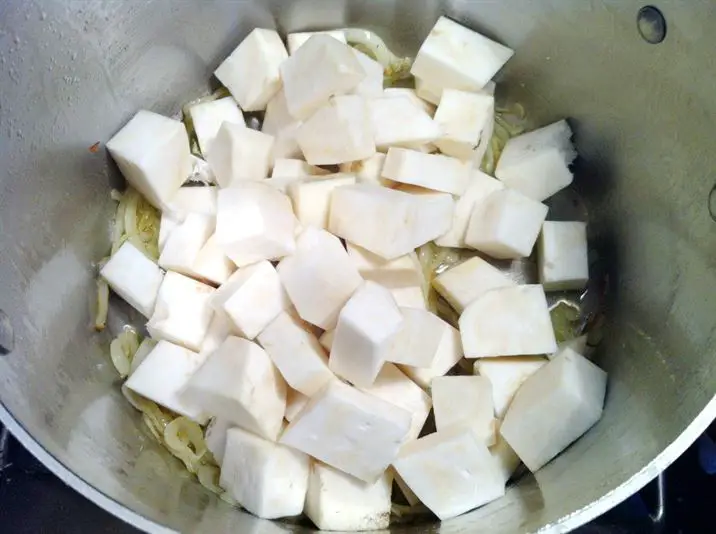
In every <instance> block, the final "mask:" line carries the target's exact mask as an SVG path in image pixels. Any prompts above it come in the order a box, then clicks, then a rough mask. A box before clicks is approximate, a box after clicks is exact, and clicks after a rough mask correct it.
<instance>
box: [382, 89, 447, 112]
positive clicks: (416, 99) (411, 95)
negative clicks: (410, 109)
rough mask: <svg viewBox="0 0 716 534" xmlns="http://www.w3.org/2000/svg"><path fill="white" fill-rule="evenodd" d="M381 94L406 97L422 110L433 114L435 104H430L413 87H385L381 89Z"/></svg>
mask: <svg viewBox="0 0 716 534" xmlns="http://www.w3.org/2000/svg"><path fill="white" fill-rule="evenodd" d="M383 96H384V97H386V98H407V99H408V100H411V101H412V102H413V103H414V104H417V105H419V106H420V107H421V108H422V109H423V111H425V113H427V114H428V115H430V116H431V117H433V116H434V115H435V109H436V106H435V104H431V103H430V102H429V101H427V100H424V99H422V98H420V96H418V93H417V91H416V90H415V89H409V88H407V87H387V88H386V89H385V90H384V91H383Z"/></svg>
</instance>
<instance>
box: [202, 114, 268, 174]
mask: <svg viewBox="0 0 716 534" xmlns="http://www.w3.org/2000/svg"><path fill="white" fill-rule="evenodd" d="M273 145H274V137H273V136H272V135H268V134H265V133H263V132H257V131H256V130H252V129H251V128H246V127H245V126H242V125H240V124H232V123H230V122H225V123H223V124H222V125H221V128H219V131H218V133H217V134H216V137H215V138H214V141H213V143H212V144H211V149H210V150H209V152H208V154H207V155H206V161H207V162H209V165H211V168H212V169H213V170H214V174H215V175H216V182H217V183H218V184H219V185H220V186H221V187H229V186H231V185H233V184H235V183H237V182H241V181H244V180H263V179H264V178H266V177H267V176H268V174H269V168H270V167H271V162H272V160H273Z"/></svg>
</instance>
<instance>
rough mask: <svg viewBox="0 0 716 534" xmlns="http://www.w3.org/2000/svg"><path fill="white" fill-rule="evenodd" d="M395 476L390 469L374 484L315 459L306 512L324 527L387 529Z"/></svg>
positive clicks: (358, 529) (309, 480)
mask: <svg viewBox="0 0 716 534" xmlns="http://www.w3.org/2000/svg"><path fill="white" fill-rule="evenodd" d="M392 489H393V475H392V473H391V472H390V471H386V472H385V473H383V475H381V477H380V478H379V479H378V480H377V481H376V482H373V483H366V482H361V481H360V480H358V479H356V478H354V477H352V476H350V475H346V474H345V473H342V472H341V471H338V470H337V469H333V468H332V467H330V466H328V465H325V464H322V463H320V462H313V464H312V465H311V472H310V475H309V478H308V494H307V495H306V506H305V508H304V513H305V514H306V515H307V516H308V518H309V519H310V520H311V521H313V523H314V524H315V525H316V526H317V527H318V528H319V529H321V530H338V531H364V530H380V529H387V528H388V526H389V524H390V510H391V506H392V503H391V501H390V497H391V491H392Z"/></svg>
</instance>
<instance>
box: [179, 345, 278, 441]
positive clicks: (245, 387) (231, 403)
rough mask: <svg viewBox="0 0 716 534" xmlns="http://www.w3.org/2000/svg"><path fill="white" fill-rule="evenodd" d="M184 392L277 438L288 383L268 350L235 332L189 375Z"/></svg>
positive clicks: (214, 411) (233, 419)
mask: <svg viewBox="0 0 716 534" xmlns="http://www.w3.org/2000/svg"><path fill="white" fill-rule="evenodd" d="M184 395H185V396H186V397H187V398H189V399H191V400H192V401H193V402H194V403H196V404H197V405H199V406H201V407H202V409H203V410H204V412H206V413H208V414H211V415H213V416H214V417H218V418H220V419H224V420H226V421H230V422H231V423H233V424H235V425H237V426H240V427H241V428H244V429H246V430H248V431H250V432H253V433H255V434H258V435H259V436H262V437H264V438H266V439H270V440H274V441H275V440H276V438H277V437H278V435H279V432H280V430H281V424H282V421H283V414H284V413H285V411H286V383H285V382H284V381H283V378H281V375H280V374H279V372H278V370H277V369H276V367H275V366H274V364H273V363H271V359H270V358H269V356H268V354H266V352H265V351H264V349H262V348H261V347H259V346H258V345H257V344H256V343H253V342H251V341H248V340H246V339H242V338H239V337H234V336H229V337H228V338H226V340H224V342H223V343H222V344H221V346H220V347H219V348H218V349H217V350H215V351H214V352H212V353H211V354H210V355H209V356H208V357H207V359H206V361H205V362H204V364H203V365H202V366H201V367H200V368H199V369H198V370H197V371H196V372H195V373H194V374H193V375H192V376H191V378H189V380H188V382H187V383H186V387H185V392H184Z"/></svg>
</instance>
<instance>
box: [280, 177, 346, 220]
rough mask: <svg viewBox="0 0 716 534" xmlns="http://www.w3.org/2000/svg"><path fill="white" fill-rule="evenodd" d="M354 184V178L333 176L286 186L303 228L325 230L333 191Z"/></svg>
mask: <svg viewBox="0 0 716 534" xmlns="http://www.w3.org/2000/svg"><path fill="white" fill-rule="evenodd" d="M355 183H356V179H355V176H351V175H349V174H334V175H330V176H322V177H320V178H316V179H313V180H302V181H300V182H294V183H292V184H290V185H289V186H288V196H289V197H290V198H291V201H292V203H293V210H294V212H295V214H296V217H297V218H298V222H300V223H301V224H302V225H303V226H314V227H316V228H322V229H326V228H327V227H328V218H329V214H330V210H331V197H332V194H333V191H334V190H335V189H337V188H339V187H344V186H346V185H353V184H355Z"/></svg>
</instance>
